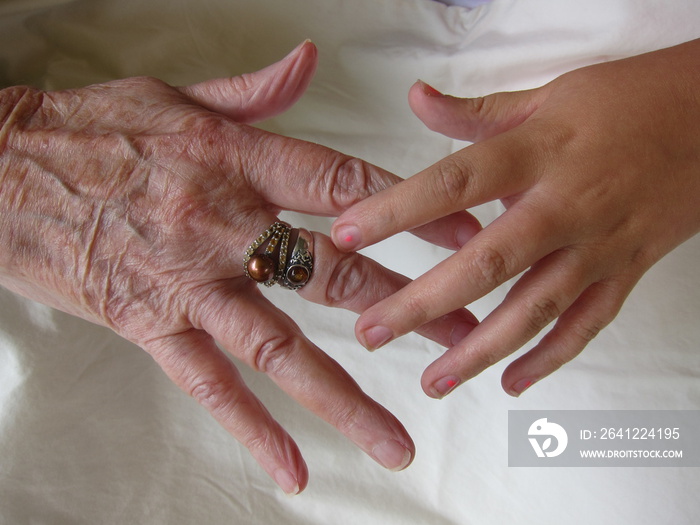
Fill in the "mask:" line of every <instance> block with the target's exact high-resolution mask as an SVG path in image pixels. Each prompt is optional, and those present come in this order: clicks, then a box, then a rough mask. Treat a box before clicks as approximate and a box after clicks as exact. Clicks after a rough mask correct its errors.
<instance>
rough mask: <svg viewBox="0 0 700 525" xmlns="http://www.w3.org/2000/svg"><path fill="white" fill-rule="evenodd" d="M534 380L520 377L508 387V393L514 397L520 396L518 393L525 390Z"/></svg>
mask: <svg viewBox="0 0 700 525" xmlns="http://www.w3.org/2000/svg"><path fill="white" fill-rule="evenodd" d="M535 382H536V379H521V380H520V381H518V382H516V383H515V384H514V385H513V386H512V387H510V395H512V396H514V397H518V396H520V394H522V393H523V392H525V390H527V389H528V388H530V387H531V386H532V385H534V384H535Z"/></svg>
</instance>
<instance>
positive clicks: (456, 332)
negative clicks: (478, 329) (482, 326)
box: [450, 323, 474, 346]
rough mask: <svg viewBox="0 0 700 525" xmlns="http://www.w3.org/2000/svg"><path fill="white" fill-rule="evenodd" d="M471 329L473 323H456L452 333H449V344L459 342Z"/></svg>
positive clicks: (472, 328) (453, 344)
mask: <svg viewBox="0 0 700 525" xmlns="http://www.w3.org/2000/svg"><path fill="white" fill-rule="evenodd" d="M472 330H474V325H473V324H466V323H465V324H458V325H457V326H455V327H454V328H453V329H452V333H451V334H450V344H451V345H452V346H455V345H456V344H459V343H460V342H461V341H462V339H464V338H465V337H467V336H468V335H469V334H470V332H471V331H472Z"/></svg>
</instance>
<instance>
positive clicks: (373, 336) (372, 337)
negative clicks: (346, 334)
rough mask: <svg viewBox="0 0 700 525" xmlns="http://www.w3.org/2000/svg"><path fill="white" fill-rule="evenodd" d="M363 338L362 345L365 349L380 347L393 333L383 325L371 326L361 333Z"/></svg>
mask: <svg viewBox="0 0 700 525" xmlns="http://www.w3.org/2000/svg"><path fill="white" fill-rule="evenodd" d="M362 335H363V338H364V340H365V342H364V347H365V348H366V349H367V350H376V349H377V348H381V347H382V346H384V345H385V344H387V343H388V342H389V341H391V340H392V338H393V337H394V333H393V332H392V331H391V330H389V329H388V328H386V327H385V326H373V327H372V328H368V329H367V330H365V331H364V333H363V334H362Z"/></svg>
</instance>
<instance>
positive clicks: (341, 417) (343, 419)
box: [332, 403, 366, 436]
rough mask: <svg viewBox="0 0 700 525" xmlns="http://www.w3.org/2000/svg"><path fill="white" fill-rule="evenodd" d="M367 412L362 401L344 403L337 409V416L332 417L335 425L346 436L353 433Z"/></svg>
mask: <svg viewBox="0 0 700 525" xmlns="http://www.w3.org/2000/svg"><path fill="white" fill-rule="evenodd" d="M365 412H366V410H365V408H364V406H363V405H361V404H360V403H344V404H343V405H342V406H339V407H338V408H337V409H336V411H335V416H334V417H333V418H332V421H333V426H335V428H337V429H338V430H339V431H340V432H341V433H342V434H344V435H346V436H348V435H352V434H353V431H354V429H355V428H357V426H358V424H359V422H360V420H361V419H362V418H363V417H364V414H365Z"/></svg>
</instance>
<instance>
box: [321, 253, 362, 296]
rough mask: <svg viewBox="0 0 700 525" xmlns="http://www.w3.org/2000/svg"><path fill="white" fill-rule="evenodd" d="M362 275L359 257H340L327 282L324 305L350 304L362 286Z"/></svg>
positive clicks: (354, 255) (355, 255)
mask: <svg viewBox="0 0 700 525" xmlns="http://www.w3.org/2000/svg"><path fill="white" fill-rule="evenodd" d="M363 273H364V272H363V269H362V263H361V258H360V256H359V255H357V254H356V253H349V254H347V255H345V256H344V257H342V258H341V259H340V260H339V261H338V263H337V264H336V266H335V268H334V269H333V272H332V273H331V277H330V279H329V281H328V285H327V287H326V305H327V306H342V305H346V304H349V303H352V302H353V300H354V299H355V298H356V297H357V294H358V293H359V292H360V290H361V289H362V287H363V285H364V284H363V283H364V281H365V279H364V278H363ZM365 292H366V290H365Z"/></svg>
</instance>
